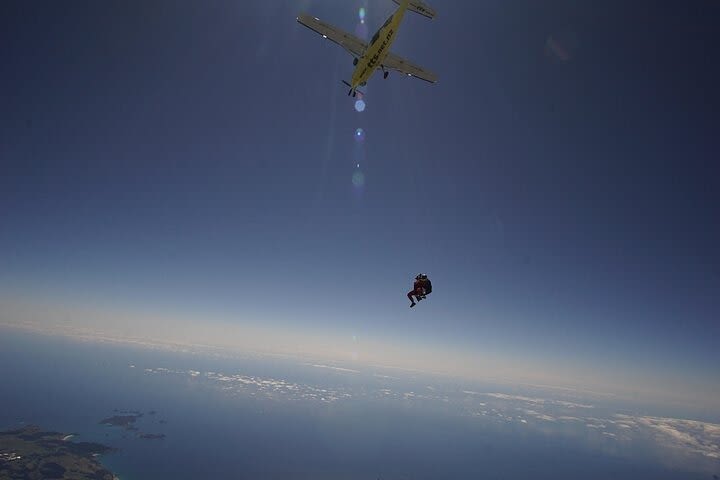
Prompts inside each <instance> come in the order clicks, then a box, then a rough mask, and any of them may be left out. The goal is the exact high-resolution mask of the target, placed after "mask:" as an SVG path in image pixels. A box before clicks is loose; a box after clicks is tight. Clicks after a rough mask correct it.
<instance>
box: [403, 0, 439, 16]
mask: <svg viewBox="0 0 720 480" xmlns="http://www.w3.org/2000/svg"><path fill="white" fill-rule="evenodd" d="M393 2H395V3H397V4H398V5H400V4H401V3H402V2H401V0H393ZM407 9H408V11H410V12H415V13H419V14H420V15H422V16H423V17H427V18H435V10H433V9H432V8H430V7H429V6H428V5H427V4H426V3H425V2H423V1H422V0H410V3H409V4H408V8H407Z"/></svg>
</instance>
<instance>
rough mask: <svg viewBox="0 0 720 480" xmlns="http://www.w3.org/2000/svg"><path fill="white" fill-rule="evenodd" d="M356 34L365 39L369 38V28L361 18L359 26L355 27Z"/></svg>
mask: <svg viewBox="0 0 720 480" xmlns="http://www.w3.org/2000/svg"><path fill="white" fill-rule="evenodd" d="M355 35H357V36H358V37H359V38H361V39H363V40H367V36H368V28H367V25H366V24H365V22H364V21H362V20H361V21H360V23H358V25H357V27H355Z"/></svg>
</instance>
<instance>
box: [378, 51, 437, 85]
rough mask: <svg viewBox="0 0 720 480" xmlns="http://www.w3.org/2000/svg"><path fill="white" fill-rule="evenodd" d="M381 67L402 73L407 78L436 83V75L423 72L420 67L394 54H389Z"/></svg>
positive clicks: (426, 71)
mask: <svg viewBox="0 0 720 480" xmlns="http://www.w3.org/2000/svg"><path fill="white" fill-rule="evenodd" d="M383 66H384V67H385V68H389V69H390V70H395V71H398V72H400V73H403V74H405V75H407V76H409V77H415V78H419V79H420V80H425V81H426V82H430V83H435V82H437V75H435V74H434V73H433V72H431V71H429V70H425V69H424V68H422V67H419V66H417V65H414V64H412V63H410V62H408V61H407V60H405V59H404V58H402V57H401V56H399V55H395V54H394V53H391V54H389V55H388V56H387V57H386V58H385V60H384V61H383Z"/></svg>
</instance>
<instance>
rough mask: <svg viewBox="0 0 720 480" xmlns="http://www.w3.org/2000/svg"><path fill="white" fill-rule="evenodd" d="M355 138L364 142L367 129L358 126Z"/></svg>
mask: <svg viewBox="0 0 720 480" xmlns="http://www.w3.org/2000/svg"><path fill="white" fill-rule="evenodd" d="M355 140H356V141H358V142H359V143H362V142H364V141H365V130H363V129H362V128H358V129H357V130H355Z"/></svg>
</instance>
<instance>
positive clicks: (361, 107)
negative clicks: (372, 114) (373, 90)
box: [355, 98, 365, 112]
mask: <svg viewBox="0 0 720 480" xmlns="http://www.w3.org/2000/svg"><path fill="white" fill-rule="evenodd" d="M355 111H357V112H364V111H365V100H363V99H362V98H361V99H359V100H358V101H356V102H355Z"/></svg>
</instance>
